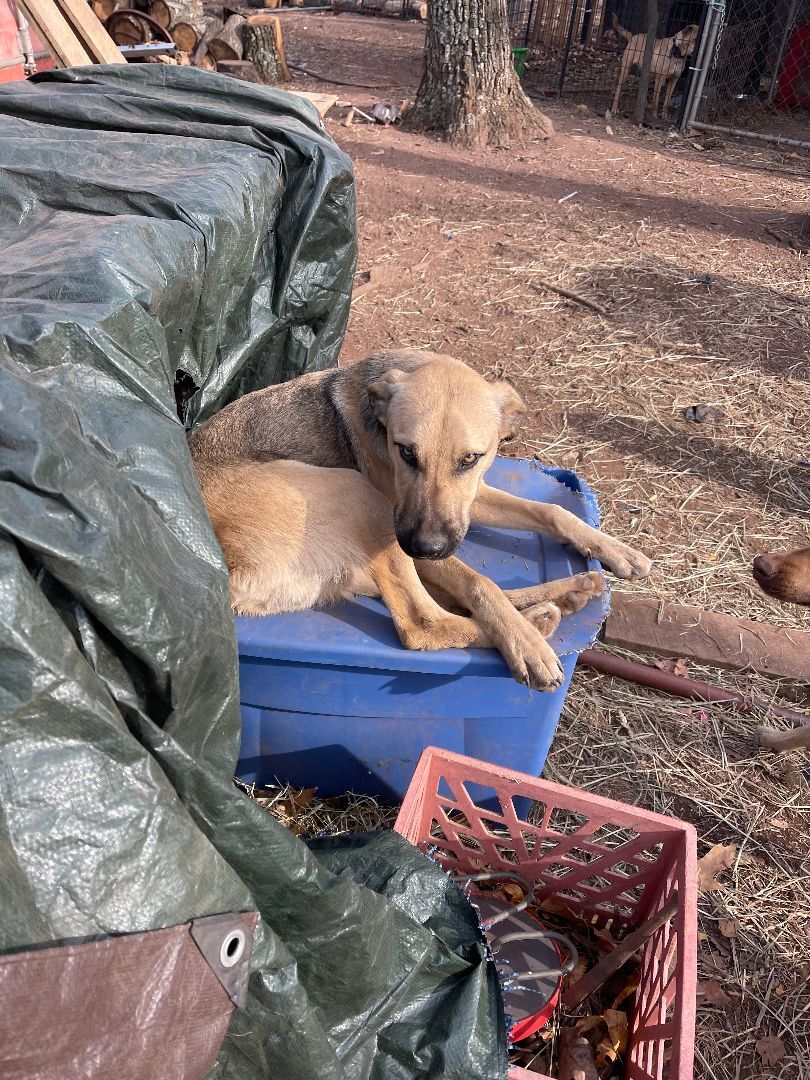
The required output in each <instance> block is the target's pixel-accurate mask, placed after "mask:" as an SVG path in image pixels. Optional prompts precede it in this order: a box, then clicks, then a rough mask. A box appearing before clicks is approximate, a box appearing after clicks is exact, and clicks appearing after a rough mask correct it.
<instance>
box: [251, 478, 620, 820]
mask: <svg viewBox="0 0 810 1080" xmlns="http://www.w3.org/2000/svg"><path fill="white" fill-rule="evenodd" d="M487 482H488V483H489V484H491V485H492V486H493V487H499V488H503V489H504V490H507V491H511V492H513V493H514V494H516V495H521V496H523V497H524V498H528V499H535V500H537V501H540V502H549V503H556V504H558V505H559V506H564V507H565V508H566V509H568V510H571V511H572V512H573V513H575V514H576V515H577V516H578V517H580V518H581V519H582V520H583V521H587V522H588V523H589V524H591V525H598V523H599V511H598V508H597V505H596V500H595V498H594V496H593V494H592V493H591V492H590V491H589V490H588V488H587V487H586V486H585V485H584V484H583V483H582V482H581V481H580V480H579V479H578V477H577V476H576V474H574V473H572V472H569V471H567V470H564V469H548V468H543V467H542V466H540V465H538V464H537V463H535V462H530V461H517V460H513V459H508V458H498V459H497V460H496V461H495V462H494V464H493V465H492V467H491V469H490V470H489V472H488V473H487ZM458 554H459V556H460V558H462V559H463V560H464V561H465V562H467V563H468V564H469V565H470V566H473V567H475V568H476V569H477V570H480V571H481V572H482V573H484V574H487V575H488V576H489V577H491V578H492V579H493V580H495V581H496V582H497V583H498V584H499V585H501V586H502V587H504V588H518V587H520V586H524V585H532V584H536V583H537V582H538V581H551V580H554V579H556V578H561V577H566V576H567V575H569V574H577V573H580V572H581V571H583V570H587V569H597V570H598V569H600V567H599V563H597V562H595V561H594V560H591V561H588V560H586V559H584V558H583V557H582V556H581V555H579V554H578V553H577V552H575V551H573V550H569V549H565V548H563V547H562V546H561V545H560V544H558V543H557V542H556V541H555V540H552V539H550V538H548V537H540V536H537V535H536V534H533V533H514V532H506V531H503V530H495V529H489V528H481V527H477V526H476V527H474V528H471V529H470V531H469V533H468V535H467V539H466V540H465V541H464V543H463V544H462V545H461V548H460V549H459V552H458ZM607 609H608V595H607V592H606V593H605V595H604V596H602V597H599V598H594V599H592V600H591V601H590V602H589V603H588V604H587V606H586V607H585V608H584V609H583V610H582V611H580V612H578V613H577V614H575V615H571V616H569V617H567V618H564V619H563V620H562V623H561V624H560V627H559V630H558V631H557V633H556V634H555V635H554V637H553V638H552V639H551V644H552V646H553V647H554V649H555V651H556V652H557V653H558V655H560V657H561V660H562V666H563V670H564V671H565V682H564V684H563V685H562V687H560V689H559V690H557V691H556V692H554V693H541V692H538V691H533V690H529V689H527V688H526V687H525V686H521V685H519V684H518V683H516V682H515V681H514V679H513V678H512V676H511V675H510V673H509V669H508V668H507V666H506V664H505V663H504V661H503V660H502V659H501V657H500V655H499V654H498V653H497V652H495V651H494V650H490V649H444V650H441V651H436V652H411V651H409V650H407V649H404V648H403V647H402V645H400V642H399V638H398V637H397V635H396V631H395V630H394V624H393V622H392V621H391V618H390V616H389V614H388V612H387V609H386V608H385V606H384V605H383V604H382V603H381V602H380V601H378V600H370V599H367V598H359V599H356V600H353V601H351V602H346V603H342V604H340V605H338V606H336V607H332V608H329V609H326V610H318V611H307V612H299V613H296V614H292V615H272V616H268V617H265V618H251V617H239V618H237V620H236V631H237V639H238V642H239V679H240V700H241V703H242V744H241V753H240V760H239V765H238V769H237V775H238V776H239V777H240V778H241V779H242V780H244V781H246V782H248V783H256V784H259V785H262V784H271V783H273V782H275V781H281V782H285V783H290V784H294V785H296V786H298V787H317V788H318V792H319V794H320V795H324V796H327V795H338V794H342V793H343V792H345V791H356V792H361V793H364V794H369V795H374V796H377V797H378V798H380V799H382V800H386V801H392V802H399V801H401V799H402V797H403V796H404V794H405V790H406V788H407V786H408V782H409V781H410V779H411V774H412V772H413V770H414V768H415V766H416V762H417V760H418V759H419V755H420V754H421V752H422V750H423V749H424V748H425V747H426V746H439V747H442V748H444V749H446V750H454V751H456V752H457V753H459V754H466V755H468V756H470V757H474V758H479V759H481V760H483V761H490V762H493V763H494V764H497V765H504V766H506V767H508V768H510V769H518V770H520V771H522V772H527V773H530V774H532V775H534V776H539V775H540V773H541V771H542V768H543V764H544V762H545V759H546V754H547V753H548V748H549V745H550V744H551V740H552V737H553V735H554V730H555V728H556V725H557V720H558V718H559V715H560V711H561V710H562V706H563V701H564V700H565V695H566V693H567V691H568V686H569V684H570V682H571V676H572V674H573V671H574V666H575V664H576V658H577V654H578V653H579V652H581V651H582V650H583V649H585V648H587V647H588V646H589V645H591V644H592V643H593V641H594V639H595V637H596V635H597V633H598V631H599V627H600V626H601V624H602V622H603V620H604V618H605V615H606V614H607Z"/></svg>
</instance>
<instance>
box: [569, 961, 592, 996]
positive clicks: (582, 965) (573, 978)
mask: <svg viewBox="0 0 810 1080" xmlns="http://www.w3.org/2000/svg"><path fill="white" fill-rule="evenodd" d="M587 970H588V959H587V957H585V956H580V958H579V959H578V960H577V966H576V967H575V968H574V970H573V971H572V972H570V973H569V974H568V975H566V976H565V989H566V990H567V989H568V987H569V986H573V985H574V983H578V982H579V980H580V979H581V978H582V976H583V975H584V974H585V972H586V971H587Z"/></svg>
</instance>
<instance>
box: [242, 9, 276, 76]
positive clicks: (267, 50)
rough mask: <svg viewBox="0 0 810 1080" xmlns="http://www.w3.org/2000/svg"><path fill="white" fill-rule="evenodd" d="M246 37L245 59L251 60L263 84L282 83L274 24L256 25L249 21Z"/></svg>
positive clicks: (246, 27) (245, 31)
mask: <svg viewBox="0 0 810 1080" xmlns="http://www.w3.org/2000/svg"><path fill="white" fill-rule="evenodd" d="M244 36H245V59H246V60H250V62H251V63H252V64H253V66H254V67H255V68H256V70H257V71H258V73H259V75H261V77H262V81H263V82H266V83H270V84H275V83H280V82H281V81H282V76H281V64H280V63H279V58H278V50H277V49H276V31H275V27H274V26H273V24H272V23H269V24H268V23H264V24H262V23H258V24H256V23H252V22H250V21H249V20H248V23H247V25H246V26H245V30H244Z"/></svg>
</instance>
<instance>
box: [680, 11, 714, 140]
mask: <svg viewBox="0 0 810 1080" xmlns="http://www.w3.org/2000/svg"><path fill="white" fill-rule="evenodd" d="M723 18H724V12H723V11H719V10H718V9H717V8H714V7H711V6H710V7H709V18H708V19H707V25H706V27H705V29H704V31H703V37H702V38H701V43H700V44H701V48H700V51H699V54H698V55H699V57H700V60H699V63H697V64H696V74H697V78H696V79H693V80H692V84H691V85H690V87H689V94H690V98H691V100H689V101H687V103H686V108H685V109H684V111H683V121H682V123H681V130H684V129H685V128H688V127H689V125H690V124H691V123H692V122H693V120H694V119H695V117H696V116H697V111H698V109H699V107H700V102H701V99H702V98H703V90H704V87H705V85H706V76H707V75H708V73H709V69H710V68H711V66H712V63H713V61H714V48H715V45H716V44H717V35H718V33H719V31H720V27H721V26H722V24H723ZM704 42H705V48H704V47H703V45H704Z"/></svg>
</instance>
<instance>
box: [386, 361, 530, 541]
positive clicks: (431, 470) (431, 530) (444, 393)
mask: <svg viewBox="0 0 810 1080" xmlns="http://www.w3.org/2000/svg"><path fill="white" fill-rule="evenodd" d="M379 360H380V361H381V362H382V363H383V365H384V366H385V368H386V370H384V371H383V373H382V374H380V375H379V376H378V377H376V378H375V379H374V380H373V381H372V382H370V383H369V385H368V399H369V404H370V406H371V408H372V410H373V413H374V416H375V418H376V420H377V422H378V423H379V424H381V425H382V427H383V428H384V429H385V438H386V442H387V447H388V455H389V457H390V459H391V464H392V466H393V470H394V488H395V502H396V511H395V524H396V533H397V540H398V541H399V545H400V547H401V548H402V550H403V551H404V552H405V553H406V554H408V555H410V556H411V557H412V558H414V559H446V558H447V557H448V556H449V555H452V554H453V552H454V551H455V550H456V548H457V547H458V545H459V544H460V543H461V541H462V540H463V539H464V537H465V536H466V534H467V529H468V528H469V525H470V508H471V506H472V503H473V500H474V499H475V496H476V495H477V493H478V488H479V485H480V483H481V478H482V477H483V475H484V473H485V472H486V470H487V469H488V468H489V466H490V465H491V464H492V459H493V458H494V457H495V454H496V453H497V451H498V446H499V444H500V443H501V442H503V441H504V440H505V439H508V438H511V436H512V435H513V434H514V432H515V431H516V429H517V426H518V424H519V422H520V419H521V417H522V416H523V414H524V413H525V411H526V406H525V404H524V403H523V399H522V398H521V397H520V395H519V394H518V393H517V391H516V390H513V389H512V387H511V386H509V384H508V383H504V382H498V383H489V382H487V381H486V380H485V379H484V378H482V376H480V375H478V374H477V373H476V372H475V371H473V370H472V368H469V367H467V365H466V364H463V363H461V361H460V360H454V359H452V358H451V357H449V356H438V355H436V354H434V353H400V354H390V357H389V358H388V359H387V361H386V357H385V356H381V357H380V358H379Z"/></svg>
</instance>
